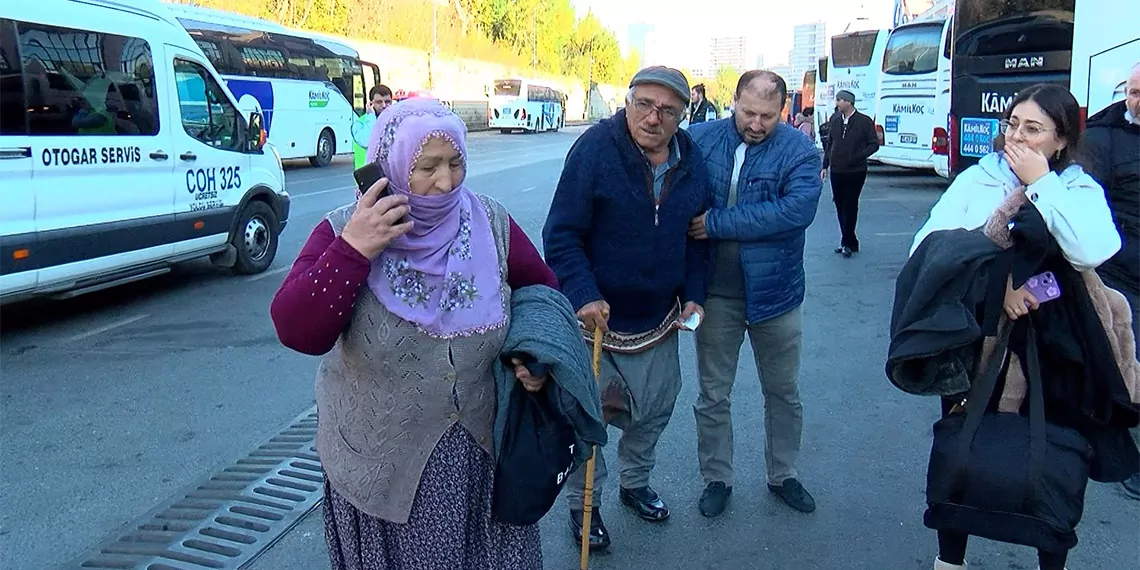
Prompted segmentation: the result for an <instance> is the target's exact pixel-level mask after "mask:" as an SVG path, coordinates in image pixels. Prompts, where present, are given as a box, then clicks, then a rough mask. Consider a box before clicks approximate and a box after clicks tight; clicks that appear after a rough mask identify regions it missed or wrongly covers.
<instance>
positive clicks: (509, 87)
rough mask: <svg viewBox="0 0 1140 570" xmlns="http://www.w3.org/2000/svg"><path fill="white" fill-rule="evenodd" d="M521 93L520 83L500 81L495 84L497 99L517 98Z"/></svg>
mask: <svg viewBox="0 0 1140 570" xmlns="http://www.w3.org/2000/svg"><path fill="white" fill-rule="evenodd" d="M521 93H522V81H519V80H518V79H500V80H498V81H496V82H495V95H496V96H498V97H518V96H519V95H520V94H521Z"/></svg>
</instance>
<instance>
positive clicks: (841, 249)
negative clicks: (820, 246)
mask: <svg viewBox="0 0 1140 570" xmlns="http://www.w3.org/2000/svg"><path fill="white" fill-rule="evenodd" d="M845 249H847V248H845V247H843V246H839V247H837V248H835V253H843V250H845Z"/></svg>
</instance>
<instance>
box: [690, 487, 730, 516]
mask: <svg viewBox="0 0 1140 570" xmlns="http://www.w3.org/2000/svg"><path fill="white" fill-rule="evenodd" d="M731 496H732V487H729V486H727V485H725V484H724V483H721V482H720V481H713V482H712V483H709V484H708V485H706V486H705V492H703V493H701V502H700V503H698V505H699V506H700V508H701V514H702V515H704V516H706V517H718V516H720V514H721V513H723V512H724V508H725V507H727V506H728V498H729V497H731Z"/></svg>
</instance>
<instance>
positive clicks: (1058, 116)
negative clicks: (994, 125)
mask: <svg viewBox="0 0 1140 570" xmlns="http://www.w3.org/2000/svg"><path fill="white" fill-rule="evenodd" d="M1026 101H1033V102H1034V103H1037V106H1038V107H1041V111H1042V112H1044V113H1045V116H1047V117H1049V119H1051V120H1052V121H1053V124H1055V125H1057V131H1056V132H1055V133H1054V134H1056V135H1057V137H1058V138H1060V139H1063V140H1064V141H1065V148H1063V149H1061V151H1060V152H1059V153H1057V154H1054V155H1053V156H1050V157H1048V159H1049V168H1050V169H1052V170H1053V171H1054V172H1056V173H1058V174H1059V173H1061V172H1062V171H1063V170H1065V169H1066V168H1068V167H1069V165H1070V164H1073V163H1074V162H1076V156H1077V145H1078V143H1080V140H1081V107H1080V105H1078V104H1077V100H1076V98H1074V97H1073V94H1072V93H1069V90H1068V89H1066V88H1064V87H1061V86H1060V85H1056V84H1053V83H1038V84H1036V85H1031V86H1029V87H1026V88H1025V89H1022V90H1021V91H1020V92H1018V94H1017V95H1016V96H1015V97H1014V98H1013V101H1011V102H1010V104H1009V106H1008V107H1006V108H1005V115H1004V116H1003V117H1002V118H1003V119H1005V120H1006V121H1008V120H1009V117H1010V116H1011V115H1013V110H1014V108H1016V107H1017V106H1018V105H1020V104H1022V103H1024V102H1026ZM1003 149H1005V133H1004V132H1003V133H999V134H998V136H997V138H996V139H994V150H1003Z"/></svg>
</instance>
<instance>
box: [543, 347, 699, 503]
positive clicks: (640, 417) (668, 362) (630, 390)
mask: <svg viewBox="0 0 1140 570" xmlns="http://www.w3.org/2000/svg"><path fill="white" fill-rule="evenodd" d="M698 330H699V329H698ZM677 337H678V335H677V333H673V334H671V335H669V338H668V339H667V340H665V341H663V342H662V343H661V344H658V345H657V346H655V347H653V348H651V349H649V350H646V351H644V352H640V353H637V354H616V353H611V352H607V353H605V354H603V355H602V365H601V376H600V378H599V379H598V385H599V389H600V391H601V394H602V413H603V415H604V416H605V418H606V423H608V424H609V425H613V426H615V427H617V428H619V429H621V430H622V434H621V438H620V439H619V440H618V447H617V455H618V463H619V465H620V469H621V486H622V487H624V488H626V489H636V488H638V487H644V486H646V485H649V474H650V472H651V471H653V466H654V465H655V464H656V462H657V441H658V440H659V439H661V433H662V432H664V431H665V427H666V426H668V425H669V419H670V418H671V417H672V416H673V407H674V405H675V404H676V403H677V394H679V393H680V392H681V361H680V356H679V354H678V352H677ZM608 475H609V472H608V470H607V469H606V460H605V458H604V457H603V456H602V448H600V447H599V448H597V454H596V459H595V460H594V489H593V491H594V492H593V505H594V506H595V507H596V506H598V505H600V504H601V501H600V499H599V498H600V497H601V496H602V493H601V489H602V487H604V486H605V482H606V479H607V477H608ZM565 489H566V500H567V502H568V504H569V505H570V508H571V509H573V510H579V509H581V508H582V505H583V502H584V499H585V496H586V494H585V489H586V465H583V466H582V467H580V468H579V469H576V470H575V471H574V472H573V473H571V474H570V477H569V478H568V479H567V481H566V487H565Z"/></svg>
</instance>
